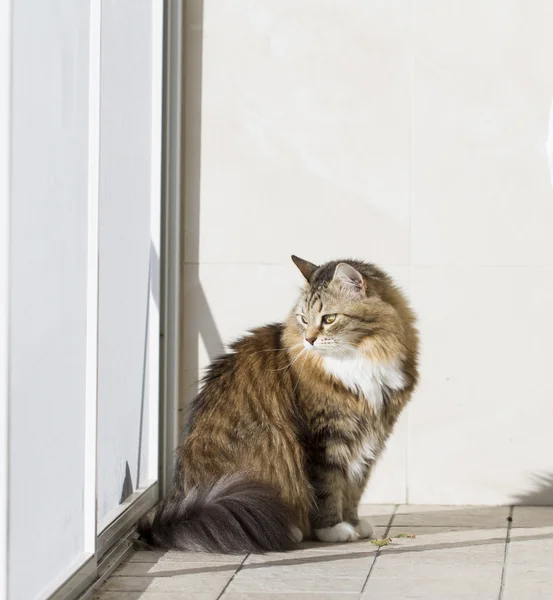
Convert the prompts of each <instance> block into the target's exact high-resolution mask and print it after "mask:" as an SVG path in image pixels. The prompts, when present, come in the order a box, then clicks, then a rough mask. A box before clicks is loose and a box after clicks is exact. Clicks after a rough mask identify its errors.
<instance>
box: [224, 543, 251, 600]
mask: <svg viewBox="0 0 553 600" xmlns="http://www.w3.org/2000/svg"><path fill="white" fill-rule="evenodd" d="M248 556H249V554H246V556H244V558H243V559H242V562H241V563H240V566H239V567H238V569H236V571H234V573H233V574H232V577H231V578H230V579H229V580H228V581H227V583H226V585H225V587H224V588H223V589H222V590H221V593H220V594H219V595H218V596H217V600H221V598H222V597H223V595H224V593H225V592H226V591H227V588H228V586H229V585H230V584H231V583H232V581H233V579H234V578H235V576H236V575H237V574H238V573H239V572H240V571H241V570H242V567H243V566H244V563H245V562H246V560H247V559H248Z"/></svg>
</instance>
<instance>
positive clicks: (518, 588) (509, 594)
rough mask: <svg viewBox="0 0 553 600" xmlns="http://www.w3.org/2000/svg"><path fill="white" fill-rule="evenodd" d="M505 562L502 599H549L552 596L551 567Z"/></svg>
mask: <svg viewBox="0 0 553 600" xmlns="http://www.w3.org/2000/svg"><path fill="white" fill-rule="evenodd" d="M551 564H552V563H551V562H550V563H549V566H548V567H543V568H537V567H532V566H527V567H521V566H513V565H509V564H507V569H506V572H505V582H504V588H503V600H526V599H527V598H528V599H531V600H549V599H550V598H551V597H553V569H552V568H551Z"/></svg>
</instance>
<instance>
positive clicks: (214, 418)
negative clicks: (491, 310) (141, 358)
mask: <svg viewBox="0 0 553 600" xmlns="http://www.w3.org/2000/svg"><path fill="white" fill-rule="evenodd" d="M292 260H293V261H294V263H295V265H296V266H297V267H298V269H299V270H300V272H301V273H302V275H303V276H304V277H305V279H306V281H307V283H306V285H305V288H304V289H303V291H302V292H301V295H300V297H299V300H298V301H297V303H296V305H295V306H294V309H293V310H292V312H291V313H290V315H289V317H288V319H287V320H286V321H285V322H284V323H276V324H270V325H266V326H264V327H260V328H258V329H255V330H253V331H251V332H250V333H249V334H248V335H246V336H245V337H243V338H241V339H239V340H238V341H236V342H235V343H234V344H232V346H231V348H230V351H229V352H228V353H227V354H224V355H223V356H221V357H220V358H217V359H216V360H215V361H214V362H213V363H212V365H211V366H210V367H209V370H208V371H207V375H206V376H205V378H204V380H203V385H202V388H201V391H200V392H199V394H198V396H197V397H196V398H195V400H194V401H193V402H192V405H191V410H190V414H189V432H188V435H187V436H186V438H185V440H184V442H183V443H182V444H181V445H180V446H179V447H178V449H177V452H176V456H177V458H176V466H175V476H174V481H173V486H172V490H171V492H170V494H169V495H168V497H167V498H166V499H165V500H163V501H162V502H161V503H160V504H159V505H158V507H157V508H156V509H155V511H154V513H153V515H149V516H147V517H145V518H143V519H142V520H141V522H140V523H139V527H138V531H139V534H140V537H141V538H142V540H143V541H144V542H145V543H146V544H148V545H149V546H150V547H160V548H176V549H182V550H195V551H207V552H222V553H247V552H252V553H260V552H267V551H280V550H286V549H289V548H291V547H293V544H294V543H298V542H300V541H301V540H302V539H309V538H315V539H316V540H320V541H323V542H350V541H355V540H358V539H361V538H368V537H370V536H372V534H373V528H372V525H371V524H370V523H369V522H367V521H364V520H361V519H359V516H358V512H357V510H358V504H359V501H360V499H361V495H362V493H363V490H364V488H365V486H366V484H367V481H368V479H369V476H370V473H371V471H372V469H373V467H374V464H375V462H376V461H377V459H378V458H379V456H380V455H381V453H382V451H383V449H384V446H385V444H386V440H387V439H388V437H389V435H390V434H391V432H392V430H393V428H394V424H395V423H396V420H397V418H398V416H399V414H400V413H401V410H402V409H403V407H404V406H405V405H406V404H407V402H408V401H409V399H410V397H411V395H412V392H413V389H414V388H415V385H416V383H417V378H418V372H417V362H418V332H417V329H416V319H415V315H414V312H413V311H412V310H411V308H410V307H409V304H408V302H407V300H406V298H405V297H404V295H403V293H402V292H401V291H400V290H399V289H398V288H397V287H396V286H395V285H394V283H393V281H392V279H391V278H390V277H389V276H388V275H387V274H385V273H384V272H383V271H382V270H381V269H379V268H377V267H376V266H374V265H372V264H368V263H364V262H361V261H358V260H340V261H332V262H328V263H326V264H323V265H321V266H317V265H315V264H313V263H310V262H308V261H306V260H303V259H301V258H298V257H296V256H292Z"/></svg>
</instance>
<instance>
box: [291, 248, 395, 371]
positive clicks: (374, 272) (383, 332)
mask: <svg viewBox="0 0 553 600" xmlns="http://www.w3.org/2000/svg"><path fill="white" fill-rule="evenodd" d="M292 260H293V261H294V263H295V265H296V266H297V267H298V269H299V270H300V272H301V273H302V275H303V276H304V277H305V279H306V281H307V286H306V287H305V289H304V290H303V292H302V294H301V295H300V298H299V300H298V302H297V304H296V306H295V308H294V311H293V315H292V317H291V319H290V322H289V326H292V323H293V319H295V327H296V329H297V332H298V333H299V335H300V336H301V343H302V344H303V347H304V348H305V350H307V351H313V352H316V353H317V354H320V355H322V356H326V355H331V356H335V357H343V358H346V357H349V356H355V355H356V354H357V353H358V352H363V353H364V354H368V355H370V356H372V357H374V358H381V359H385V358H390V357H391V356H394V355H398V354H402V345H403V324H402V320H401V318H400V315H399V314H398V312H397V310H396V307H395V306H394V304H395V302H394V299H397V298H398V297H399V292H398V290H397V289H396V288H395V286H394V284H393V282H392V280H391V279H390V278H389V277H388V276H387V275H386V274H385V273H384V272H382V271H381V270H380V269H378V268H377V267H375V266H374V265H371V264H367V263H363V262H361V261H357V260H341V261H332V262H329V263H326V264H323V265H321V266H317V265H315V264H313V263H310V262H308V261H306V260H303V259H301V258H298V257H297V256H292ZM296 339H297V338H296Z"/></svg>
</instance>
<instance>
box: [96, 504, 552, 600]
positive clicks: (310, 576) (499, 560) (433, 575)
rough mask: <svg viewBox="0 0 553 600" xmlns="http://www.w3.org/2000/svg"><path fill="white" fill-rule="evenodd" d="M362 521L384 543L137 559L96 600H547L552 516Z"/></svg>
mask: <svg viewBox="0 0 553 600" xmlns="http://www.w3.org/2000/svg"><path fill="white" fill-rule="evenodd" d="M362 514H363V515H365V516H367V517H369V518H370V519H371V520H372V522H373V524H374V525H375V526H376V527H375V528H376V534H377V535H378V537H379V538H386V537H389V538H391V541H390V543H388V544H387V545H384V546H377V545H375V544H373V543H371V542H369V541H361V542H356V543H353V544H336V545H332V544H330V545H328V544H324V545H323V544H313V543H309V544H308V543H305V544H301V545H300V546H299V547H298V549H297V550H294V551H292V552H288V553H285V554H282V553H273V554H267V555H263V556H259V555H255V556H254V555H249V556H223V555H199V554H192V553H183V552H166V553H163V552H143V551H139V552H136V553H135V554H134V555H133V556H132V557H131V558H130V560H129V561H128V562H127V563H125V564H124V565H122V566H121V567H120V568H119V569H118V570H117V571H116V572H115V573H114V574H113V576H112V577H111V578H110V579H109V580H108V581H107V582H106V583H105V585H104V586H103V588H102V589H101V590H100V592H99V593H98V594H97V596H96V599H97V600H139V599H141V600H177V599H179V600H183V599H185V600H218V599H219V598H221V599H222V600H257V599H262V598H268V599H269V600H281V599H287V600H293V599H294V598H300V599H301V600H315V599H316V600H331V599H332V600H339V599H341V598H344V599H346V600H353V599H361V600H366V599H369V598H371V599H373V598H378V599H379V600H403V599H408V598H409V599H411V598H420V599H423V600H460V599H461V598H463V599H465V598H466V599H470V600H526V599H528V600H530V599H531V600H541V599H543V600H547V599H551V598H553V507H542V508H533V507H515V508H510V507H507V506H504V507H478V506H477V507H445V506H413V505H411V506H365V507H363V510H362ZM406 535H408V536H415V537H406Z"/></svg>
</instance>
